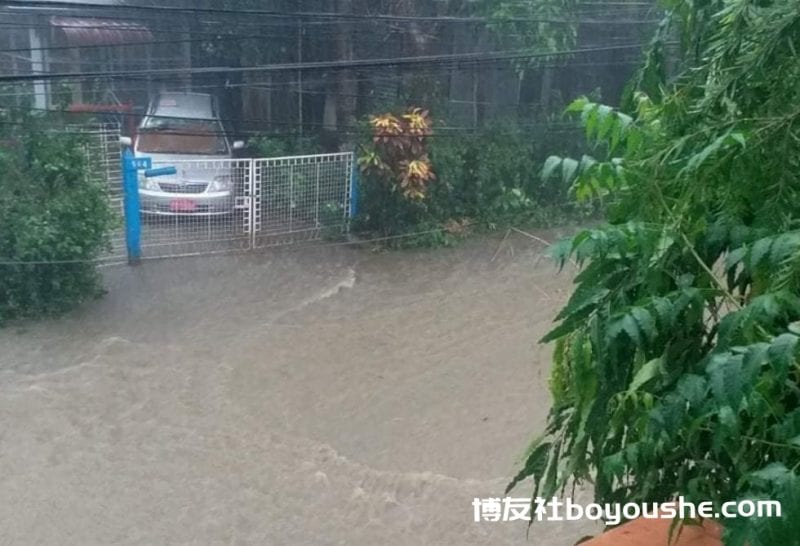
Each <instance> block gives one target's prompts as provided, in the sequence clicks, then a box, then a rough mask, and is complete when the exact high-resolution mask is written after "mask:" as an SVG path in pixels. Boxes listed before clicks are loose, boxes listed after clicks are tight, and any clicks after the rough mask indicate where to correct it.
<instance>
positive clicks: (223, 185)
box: [208, 174, 233, 192]
mask: <svg viewBox="0 0 800 546" xmlns="http://www.w3.org/2000/svg"><path fill="white" fill-rule="evenodd" d="M232 186H233V181H232V178H231V175H229V174H224V175H220V176H215V177H214V180H213V181H212V182H211V184H209V185H208V191H210V192H216V191H229V190H230V189H231V187H232Z"/></svg>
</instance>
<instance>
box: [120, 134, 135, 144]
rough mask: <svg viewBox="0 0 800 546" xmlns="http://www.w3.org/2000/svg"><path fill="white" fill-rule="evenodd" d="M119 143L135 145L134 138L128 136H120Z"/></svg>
mask: <svg viewBox="0 0 800 546" xmlns="http://www.w3.org/2000/svg"><path fill="white" fill-rule="evenodd" d="M119 145H120V146H133V139H132V138H131V137H127V136H121V137H119Z"/></svg>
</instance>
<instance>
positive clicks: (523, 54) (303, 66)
mask: <svg viewBox="0 0 800 546" xmlns="http://www.w3.org/2000/svg"><path fill="white" fill-rule="evenodd" d="M642 47H643V44H641V43H637V44H627V45H615V46H606V47H593V48H583V49H571V50H562V51H550V52H541V51H540V52H532V51H529V50H512V51H499V52H491V53H455V54H444V55H419V56H414V57H395V58H384V59H357V60H339V61H313V62H303V63H276V64H271V65H259V66H247V67H223V66H215V67H196V68H166V69H163V68H162V69H152V70H120V71H111V72H108V71H99V72H56V73H46V74H45V73H42V74H21V75H14V76H8V75H3V76H0V83H2V82H22V81H44V80H47V81H54V80H73V81H76V79H78V80H80V79H85V78H108V79H117V78H136V77H152V76H176V75H178V76H180V75H195V74H196V75H213V74H241V73H258V72H263V73H275V72H286V71H291V72H296V71H299V70H328V69H354V68H380V67H400V66H409V65H430V64H434V65H441V64H447V63H453V64H456V65H457V64H459V63H464V62H477V63H481V62H492V61H505V60H524V59H536V58H548V57H558V56H564V55H581V54H585V53H596V52H600V51H606V52H608V51H626V50H631V49H641V48H642Z"/></svg>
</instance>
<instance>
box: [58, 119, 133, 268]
mask: <svg viewBox="0 0 800 546" xmlns="http://www.w3.org/2000/svg"><path fill="white" fill-rule="evenodd" d="M69 130H70V131H75V132H77V133H80V134H82V135H84V136H86V137H87V144H86V155H87V157H88V158H89V162H90V171H89V176H90V177H91V178H92V180H96V181H99V182H100V183H103V184H105V185H106V187H107V188H108V190H107V191H108V199H109V203H110V206H111V209H112V210H113V211H114V212H116V213H117V214H118V218H119V222H118V225H117V226H116V228H115V229H114V231H113V232H112V233H111V248H110V249H109V251H108V252H107V253H105V254H104V255H103V256H101V261H103V262H111V263H118V262H122V261H124V260H125V257H126V249H125V230H124V228H123V225H122V223H123V220H124V207H123V199H122V163H121V161H122V149H121V148H120V144H119V138H120V128H119V125H117V124H115V123H102V124H96V125H82V126H74V127H70V128H69Z"/></svg>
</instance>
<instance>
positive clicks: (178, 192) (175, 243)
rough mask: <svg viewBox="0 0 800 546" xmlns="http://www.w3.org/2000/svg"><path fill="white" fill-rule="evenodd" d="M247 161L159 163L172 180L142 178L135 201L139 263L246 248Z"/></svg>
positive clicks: (248, 211) (248, 220)
mask: <svg viewBox="0 0 800 546" xmlns="http://www.w3.org/2000/svg"><path fill="white" fill-rule="evenodd" d="M252 163H253V162H252V160H250V159H197V160H181V161H169V162H159V161H153V169H154V170H155V169H159V168H166V167H174V168H175V171H176V172H175V174H171V175H166V176H158V177H153V178H145V176H144V173H140V174H139V176H140V180H141V181H142V184H141V185H140V191H139V201H140V210H141V216H142V232H141V241H142V256H143V257H144V258H156V257H168V256H181V255H195V254H210V253H218V252H228V251H237V250H247V249H248V248H250V246H251V229H252V228H251V223H252V218H253V216H252V211H251V200H250V194H251V192H252Z"/></svg>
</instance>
